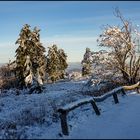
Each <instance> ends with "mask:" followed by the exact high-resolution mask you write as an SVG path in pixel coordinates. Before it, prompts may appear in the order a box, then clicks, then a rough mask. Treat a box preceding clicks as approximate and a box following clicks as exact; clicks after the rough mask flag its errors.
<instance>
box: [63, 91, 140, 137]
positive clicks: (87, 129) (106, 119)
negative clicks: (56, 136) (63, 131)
mask: <svg viewBox="0 0 140 140" xmlns="http://www.w3.org/2000/svg"><path fill="white" fill-rule="evenodd" d="M119 100H120V103H119V104H116V105H112V106H110V105H109V104H108V105H107V104H106V105H105V104H104V105H105V106H104V107H103V106H102V105H101V106H100V107H101V109H102V111H101V113H102V114H101V116H99V117H98V116H95V114H94V115H90V116H89V117H88V118H87V119H86V120H84V119H83V120H81V123H79V124H77V126H75V127H74V128H73V129H72V131H70V136H68V137H65V138H76V139H78V138H80V139H81V138H83V139H88V138H89V139H90V138H96V139H97V138H107V139H108V138H118V139H119V138H120V139H121V138H127V139H129V138H131V139H132V138H135V139H136V138H140V132H139V130H140V121H139V119H140V109H139V107H140V95H138V94H132V93H131V94H129V95H128V97H125V98H122V97H120V98H119ZM107 102H109V100H108V101H107Z"/></svg>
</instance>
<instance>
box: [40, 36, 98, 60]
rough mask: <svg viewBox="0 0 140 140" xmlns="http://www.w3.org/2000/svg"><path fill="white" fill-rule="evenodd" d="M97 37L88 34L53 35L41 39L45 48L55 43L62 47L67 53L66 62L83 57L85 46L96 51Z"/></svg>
mask: <svg viewBox="0 0 140 140" xmlns="http://www.w3.org/2000/svg"><path fill="white" fill-rule="evenodd" d="M96 40H97V37H89V36H68V35H66V36H53V37H51V38H50V37H48V38H44V39H42V43H43V45H44V46H45V47H46V48H47V47H48V46H52V45H53V44H56V45H57V46H58V48H62V49H64V51H65V52H66V53H67V55H68V62H79V61H81V60H82V59H83V54H84V53H85V49H86V47H89V48H91V50H92V51H97V50H98V49H99V48H98V47H97V42H96Z"/></svg>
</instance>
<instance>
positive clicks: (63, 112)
mask: <svg viewBox="0 0 140 140" xmlns="http://www.w3.org/2000/svg"><path fill="white" fill-rule="evenodd" d="M139 86H140V82H138V83H136V84H134V85H131V86H122V87H118V88H115V89H113V90H112V91H110V92H108V93H106V94H104V95H102V96H100V97H86V98H84V99H80V100H78V101H75V102H72V103H70V104H67V105H65V106H63V107H60V108H59V109H58V112H59V113H60V120H61V129H62V133H63V134H64V135H69V131H68V124H67V115H68V113H69V112H70V111H72V110H74V109H76V108H78V107H80V106H82V105H84V104H88V103H90V104H91V105H92V107H93V109H94V111H95V113H96V115H100V111H99V108H98V107H97V105H96V102H102V101H104V100H105V99H107V98H108V97H110V96H113V99H114V102H115V104H117V103H119V100H118V96H117V94H120V93H121V94H122V95H126V93H125V90H132V89H135V88H138V87H139Z"/></svg>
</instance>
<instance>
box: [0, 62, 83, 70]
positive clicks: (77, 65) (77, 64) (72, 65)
mask: <svg viewBox="0 0 140 140" xmlns="http://www.w3.org/2000/svg"><path fill="white" fill-rule="evenodd" d="M4 64H5V63H0V67H1V66H2V65H4ZM67 71H68V72H70V71H81V63H80V62H69V63H68V68H67Z"/></svg>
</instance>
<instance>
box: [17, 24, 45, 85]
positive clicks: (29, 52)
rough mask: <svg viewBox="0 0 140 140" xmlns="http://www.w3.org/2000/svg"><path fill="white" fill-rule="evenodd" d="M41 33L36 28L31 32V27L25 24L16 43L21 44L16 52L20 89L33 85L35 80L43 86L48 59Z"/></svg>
mask: <svg viewBox="0 0 140 140" xmlns="http://www.w3.org/2000/svg"><path fill="white" fill-rule="evenodd" d="M39 31H40V30H38V29H37V28H36V27H35V28H34V30H33V31H31V30H30V26H29V25H28V24H25V25H24V27H23V28H22V29H21V32H20V34H19V38H18V40H17V41H16V44H19V47H18V48H17V50H16V64H17V66H16V77H17V78H18V80H19V86H20V87H24V86H28V85H32V84H33V81H34V80H36V81H37V83H38V85H42V84H43V81H44V77H45V76H44V74H45V68H46V59H45V55H44V52H45V48H44V47H43V46H42V44H41V43H40V35H39ZM33 79H34V80H33Z"/></svg>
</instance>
